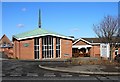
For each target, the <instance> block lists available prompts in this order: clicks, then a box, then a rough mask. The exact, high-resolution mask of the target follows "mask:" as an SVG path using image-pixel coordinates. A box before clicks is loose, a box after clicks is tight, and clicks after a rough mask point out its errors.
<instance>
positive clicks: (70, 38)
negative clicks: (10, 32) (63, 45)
mask: <svg viewBox="0 0 120 82" xmlns="http://www.w3.org/2000/svg"><path fill="white" fill-rule="evenodd" d="M47 35H51V36H57V37H61V38H67V39H71V40H74V38H71V37H66V36H61V35H56V34H42V35H36V36H29V37H24V38H16V37H14V38H16V39H17V40H23V39H27V38H35V37H40V36H47Z"/></svg>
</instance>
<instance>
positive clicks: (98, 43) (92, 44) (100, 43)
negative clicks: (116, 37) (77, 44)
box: [92, 43, 101, 45]
mask: <svg viewBox="0 0 120 82" xmlns="http://www.w3.org/2000/svg"><path fill="white" fill-rule="evenodd" d="M94 44H101V43H92V45H94Z"/></svg>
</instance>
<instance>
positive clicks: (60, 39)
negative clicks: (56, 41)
mask: <svg viewBox="0 0 120 82" xmlns="http://www.w3.org/2000/svg"><path fill="white" fill-rule="evenodd" d="M60 58H61V39H60Z"/></svg>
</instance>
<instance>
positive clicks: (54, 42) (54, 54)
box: [53, 38, 56, 58]
mask: <svg viewBox="0 0 120 82" xmlns="http://www.w3.org/2000/svg"><path fill="white" fill-rule="evenodd" d="M53 58H56V38H53Z"/></svg>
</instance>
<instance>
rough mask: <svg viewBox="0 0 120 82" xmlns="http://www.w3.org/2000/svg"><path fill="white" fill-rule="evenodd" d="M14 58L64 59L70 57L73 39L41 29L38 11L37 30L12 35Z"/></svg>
mask: <svg viewBox="0 0 120 82" xmlns="http://www.w3.org/2000/svg"><path fill="white" fill-rule="evenodd" d="M12 39H13V43H14V47H13V50H14V54H13V55H14V58H17V59H33V60H34V59H37V60H43V59H65V58H71V57H72V41H73V38H71V37H68V36H64V35H61V34H58V33H55V32H50V31H47V30H45V29H43V28H41V21H40V11H39V26H38V28H36V29H34V30H31V31H28V32H24V33H20V34H17V35H13V38H12Z"/></svg>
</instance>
